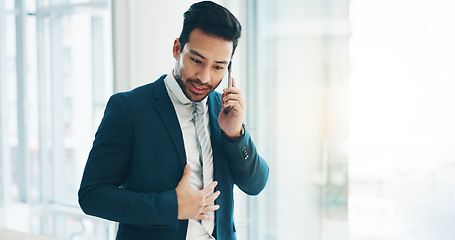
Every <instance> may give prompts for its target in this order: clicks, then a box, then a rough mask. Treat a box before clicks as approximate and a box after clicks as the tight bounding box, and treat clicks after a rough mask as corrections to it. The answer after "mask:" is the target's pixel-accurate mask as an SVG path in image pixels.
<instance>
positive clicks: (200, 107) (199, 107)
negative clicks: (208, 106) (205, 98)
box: [193, 102, 204, 115]
mask: <svg viewBox="0 0 455 240" xmlns="http://www.w3.org/2000/svg"><path fill="white" fill-rule="evenodd" d="M193 108H194V112H193V114H197V115H202V114H204V104H203V103H202V102H193Z"/></svg>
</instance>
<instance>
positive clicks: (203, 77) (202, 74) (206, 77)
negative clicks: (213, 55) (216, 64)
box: [197, 67, 210, 83]
mask: <svg viewBox="0 0 455 240" xmlns="http://www.w3.org/2000/svg"><path fill="white" fill-rule="evenodd" d="M197 78H198V79H199V81H201V83H208V82H210V67H203V68H202V69H200V71H199V73H198V74H197Z"/></svg>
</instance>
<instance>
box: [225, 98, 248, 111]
mask: <svg viewBox="0 0 455 240" xmlns="http://www.w3.org/2000/svg"><path fill="white" fill-rule="evenodd" d="M224 106H225V107H228V106H231V108H234V109H236V110H237V111H239V110H242V111H244V109H243V107H242V105H241V104H240V103H239V102H238V101H236V100H229V101H227V102H226V103H224Z"/></svg>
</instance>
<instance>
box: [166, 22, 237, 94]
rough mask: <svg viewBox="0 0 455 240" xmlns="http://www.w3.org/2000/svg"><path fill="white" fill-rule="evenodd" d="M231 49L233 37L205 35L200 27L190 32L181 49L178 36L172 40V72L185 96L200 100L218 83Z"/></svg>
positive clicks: (228, 59) (223, 72) (223, 73)
mask: <svg viewBox="0 0 455 240" xmlns="http://www.w3.org/2000/svg"><path fill="white" fill-rule="evenodd" d="M232 51H233V44H232V41H229V40H225V39H222V38H220V37H217V36H212V35H208V34H206V33H205V32H203V31H202V30H200V29H199V28H195V29H194V30H193V31H192V32H191V33H190V35H189V37H188V42H187V43H186V44H185V46H184V48H183V50H180V42H179V40H178V39H176V40H175V41H174V47H173V53H174V58H175V60H177V62H176V65H175V69H174V76H175V78H176V79H177V81H178V83H179V85H180V87H181V88H182V90H183V92H184V93H185V95H186V97H188V99H190V100H191V101H196V102H197V101H201V100H202V99H204V98H205V97H206V96H207V95H208V94H209V93H210V92H211V91H213V90H214V89H215V88H216V87H217V86H218V85H219V84H220V82H221V80H222V79H223V77H224V75H225V74H226V71H227V66H228V64H229V61H230V60H231V56H232Z"/></svg>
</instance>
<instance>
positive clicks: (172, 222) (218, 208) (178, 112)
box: [79, 1, 269, 240]
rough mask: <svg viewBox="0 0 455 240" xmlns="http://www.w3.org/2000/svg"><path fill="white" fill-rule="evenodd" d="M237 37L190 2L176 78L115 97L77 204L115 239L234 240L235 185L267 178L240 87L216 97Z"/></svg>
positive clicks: (218, 12)
mask: <svg viewBox="0 0 455 240" xmlns="http://www.w3.org/2000/svg"><path fill="white" fill-rule="evenodd" d="M240 32H241V26H240V23H239V22H238V20H237V19H236V18H235V17H234V16H233V15H232V14H231V13H230V12H229V11H228V10H227V9H225V8H224V7H222V6H220V5H217V4H215V3H213V2H209V1H206V2H200V3H196V4H193V5H192V6H191V7H190V9H189V10H188V11H187V12H185V14H184V24H183V29H182V33H181V35H180V37H179V38H178V39H176V40H175V41H174V46H173V55H174V58H175V59H176V64H175V68H174V70H173V71H172V73H170V74H167V75H163V76H162V77H161V78H160V79H158V80H157V81H155V82H153V83H150V84H147V85H144V86H141V87H138V88H136V89H134V90H132V91H130V92H126V93H119V94H115V95H113V96H112V97H111V98H110V99H109V102H108V104H107V106H106V110H105V113H104V117H103V120H102V122H101V124H100V126H99V129H98V131H97V133H96V136H95V140H94V143H93V148H92V150H91V151H90V154H89V157H88V160H87V164H86V167H85V170H84V175H83V178H82V182H81V187H80V190H79V203H80V206H81V208H82V210H83V211H84V212H85V213H87V214H89V215H94V216H98V217H101V218H105V219H109V220H113V221H118V222H119V229H118V232H117V239H118V240H125V239H127V240H141V239H144V240H145V239H166V240H168V239H221V240H223V239H236V236H235V227H234V222H233V206H234V203H233V185H234V184H236V185H237V186H238V187H239V188H240V189H241V190H242V191H244V192H245V193H247V194H250V195H256V194H259V193H260V192H261V191H262V189H263V188H264V187H265V184H266V182H267V178H268V171H269V169H268V166H267V164H266V162H265V161H264V160H263V159H262V158H261V157H260V156H259V155H258V153H257V152H256V149H255V146H254V144H253V142H252V140H251V137H250V135H249V134H248V131H247V130H246V129H245V126H244V125H243V123H242V119H243V116H244V115H245V110H246V106H245V101H244V97H243V95H242V93H241V92H240V91H239V90H238V89H237V88H235V81H233V87H228V88H226V89H224V92H223V94H219V93H217V92H214V91H213V90H214V89H215V88H216V87H217V86H218V85H219V84H220V82H221V80H222V79H223V77H224V76H225V75H226V73H227V68H228V64H229V63H230V61H231V59H232V56H233V54H234V51H235V48H236V46H237V43H238V38H239V37H240ZM226 108H229V111H226V112H225V109H226Z"/></svg>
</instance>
